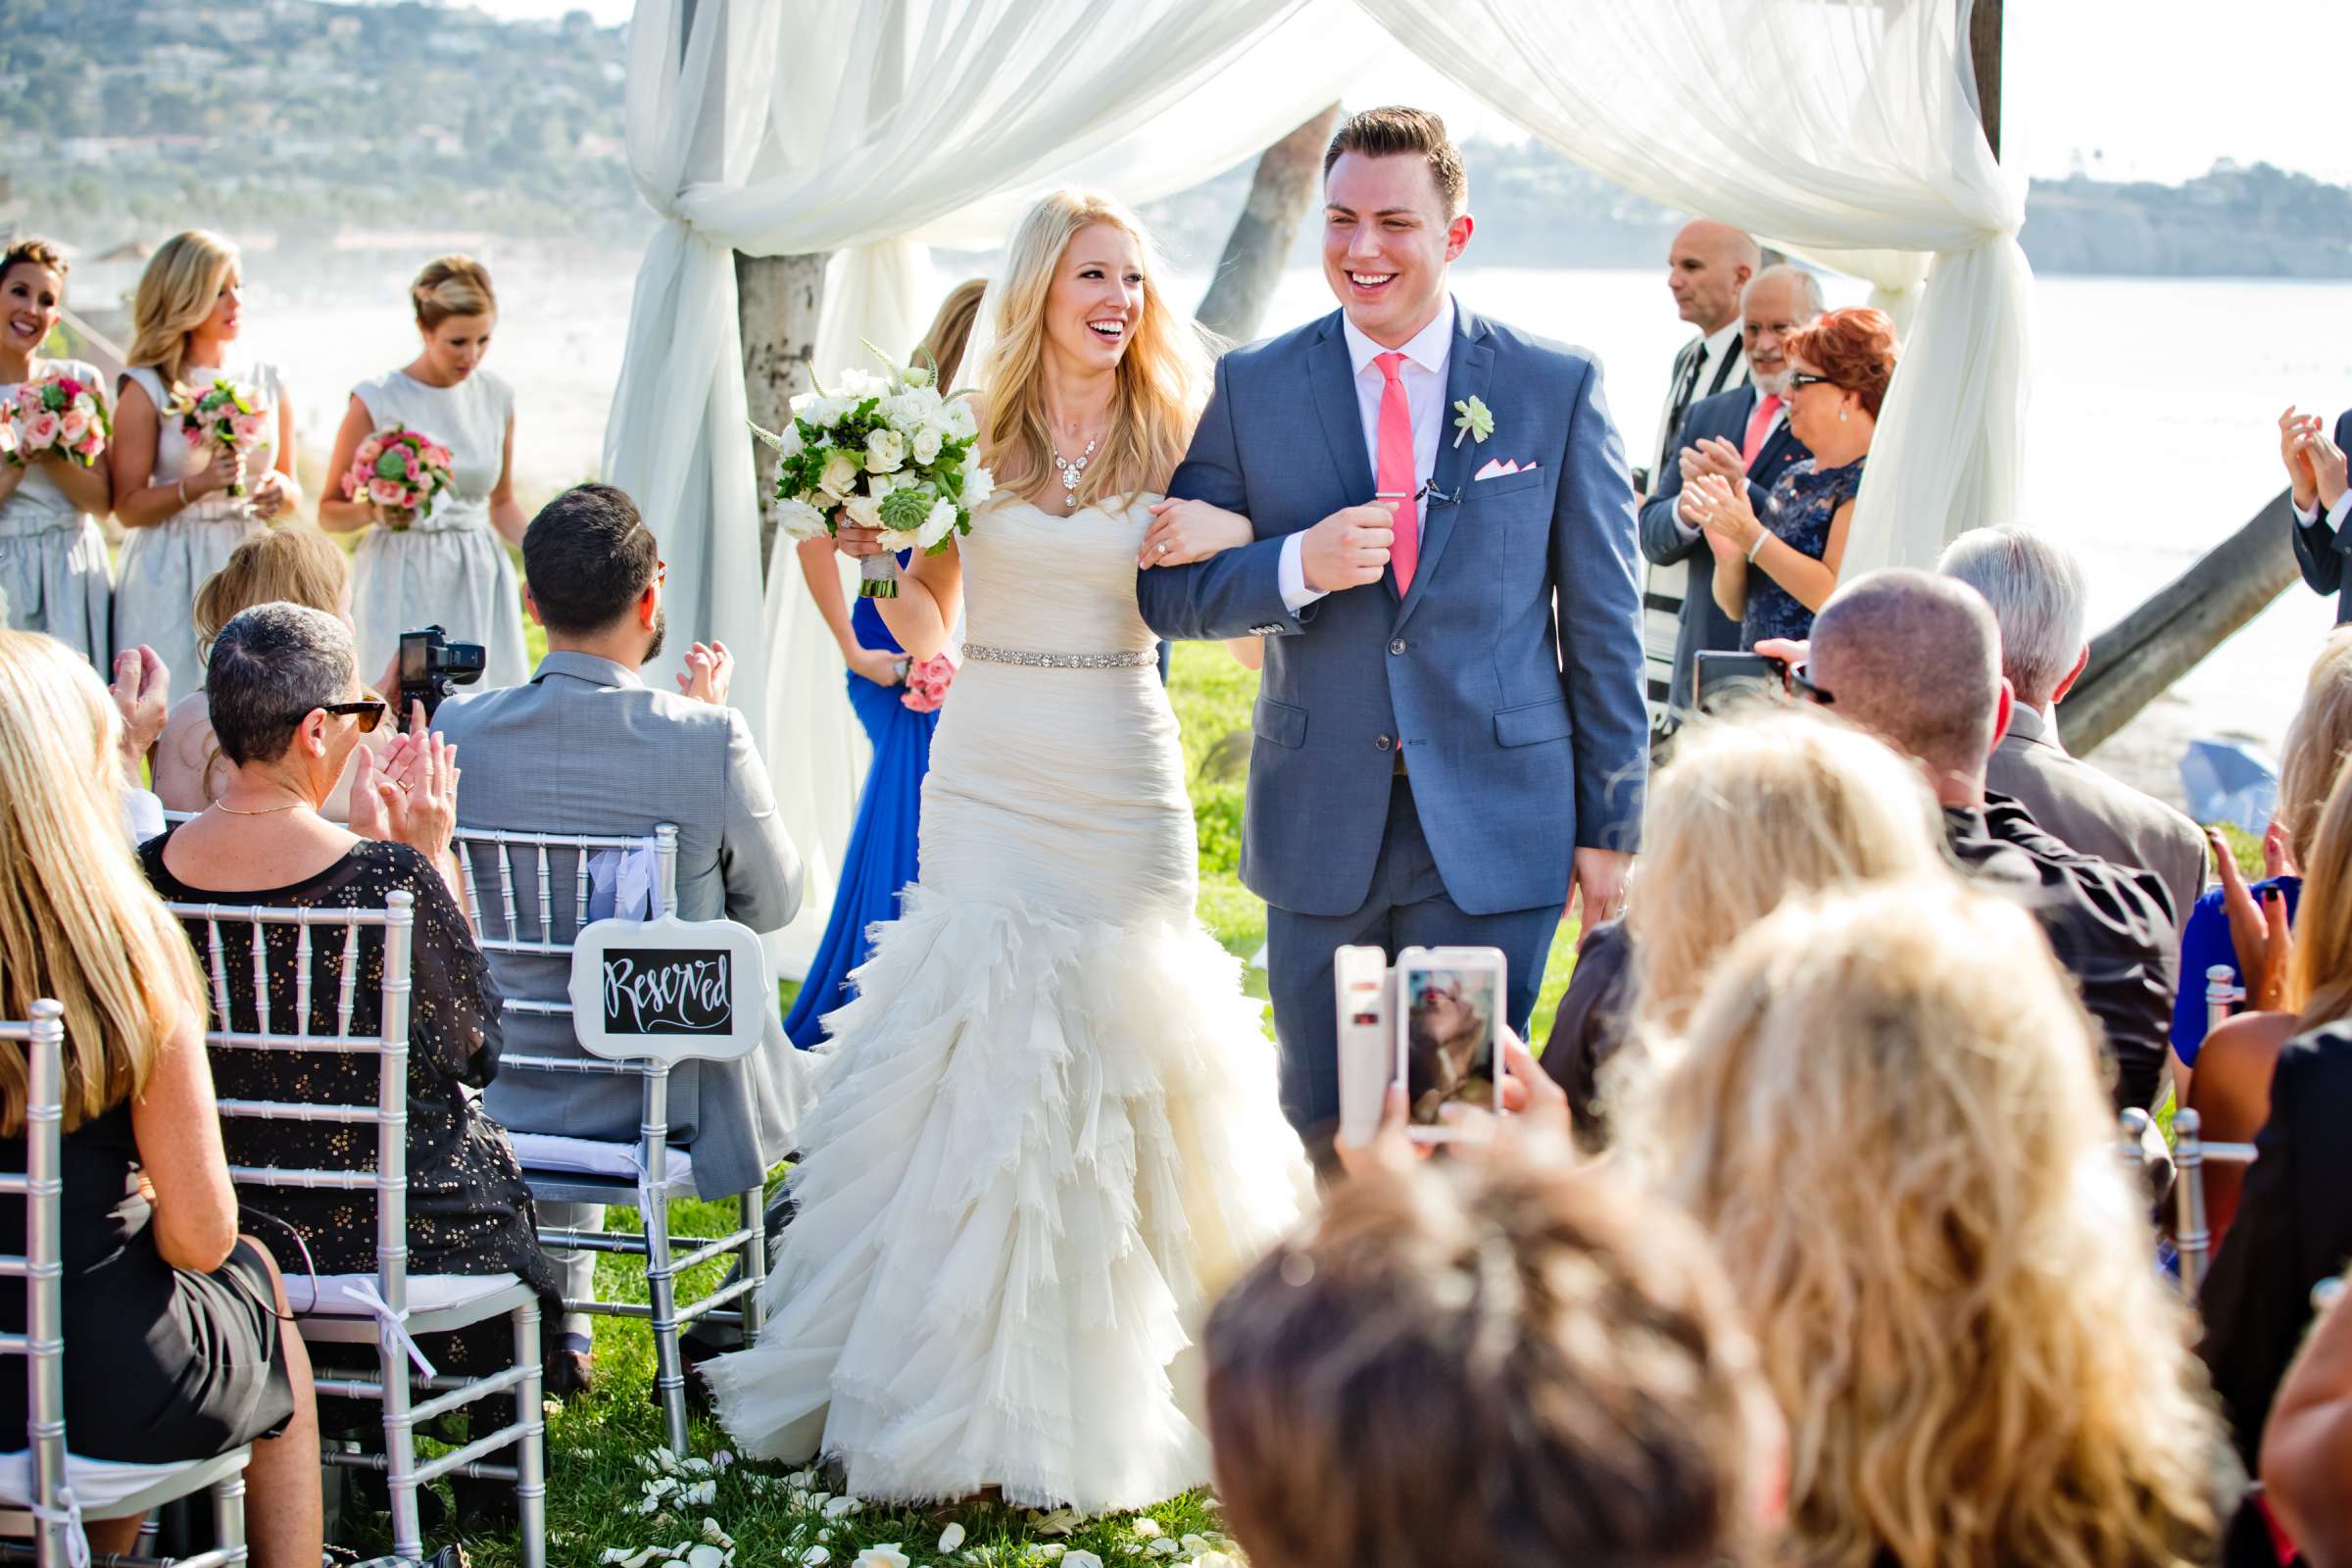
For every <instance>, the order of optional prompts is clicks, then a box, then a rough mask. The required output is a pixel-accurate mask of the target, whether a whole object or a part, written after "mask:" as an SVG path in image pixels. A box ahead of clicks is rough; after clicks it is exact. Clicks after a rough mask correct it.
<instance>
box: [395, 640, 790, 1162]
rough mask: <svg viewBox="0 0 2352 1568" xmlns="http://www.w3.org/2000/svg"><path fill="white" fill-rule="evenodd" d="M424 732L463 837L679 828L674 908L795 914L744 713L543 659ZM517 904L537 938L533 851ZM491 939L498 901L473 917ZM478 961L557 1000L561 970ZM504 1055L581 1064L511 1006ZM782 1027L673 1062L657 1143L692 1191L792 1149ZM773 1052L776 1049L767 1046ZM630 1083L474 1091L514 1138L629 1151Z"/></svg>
mask: <svg viewBox="0 0 2352 1568" xmlns="http://www.w3.org/2000/svg"><path fill="white" fill-rule="evenodd" d="M435 724H436V727H437V728H439V729H440V730H441V732H442V733H443V734H444V735H446V736H447V737H448V738H449V739H450V741H451V742H452V743H454V744H455V745H456V746H457V747H458V749H459V752H458V766H459V767H460V768H461V769H463V770H464V772H465V775H466V776H465V782H464V784H463V785H462V786H461V787H460V790H459V797H458V821H459V825H460V826H461V827H467V828H496V829H502V830H505V831H508V832H524V833H580V834H599V835H602V834H643V835H650V834H652V832H653V830H654V828H655V826H656V825H657V824H659V823H662V822H674V823H676V824H677V829H678V913H679V915H680V916H681V917H682V918H684V919H688V920H710V919H715V918H717V917H719V916H721V915H725V916H727V917H729V918H731V919H735V920H740V921H742V922H743V923H744V924H745V925H748V926H750V927H751V928H752V929H753V930H755V931H762V932H764V931H772V930H774V929H776V928H777V927H778V926H781V925H783V924H785V923H786V922H787V921H789V920H790V919H791V918H792V917H793V914H794V912H795V911H796V910H797V909H799V907H800V904H801V858H800V855H799V854H798V852H796V851H795V850H794V849H793V846H792V840H791V839H790V838H788V837H786V836H785V833H784V827H783V824H782V823H781V822H780V821H779V820H778V819H777V816H776V803H775V796H774V794H773V792H772V791H771V790H770V789H769V786H768V781H767V768H766V767H765V765H764V764H762V763H761V761H760V754H759V752H758V751H757V750H756V749H755V748H754V747H753V745H752V735H751V730H750V728H749V727H748V726H747V725H746V724H745V723H744V721H743V715H742V714H741V713H738V712H736V711H734V710H733V709H730V708H714V707H712V706H711V704H709V703H698V702H694V701H692V700H690V699H688V698H684V697H680V696H678V695H677V694H676V693H674V692H658V691H654V690H651V689H649V688H648V687H647V686H646V685H645V684H644V683H643V682H641V681H640V680H639V679H638V678H637V674H636V672H635V671H634V670H631V669H628V668H625V667H624V666H622V665H619V664H616V663H613V662H612V661H610V660H605V659H595V658H591V657H590V656H588V655H585V654H571V653H551V654H549V655H548V656H547V658H546V659H544V660H542V661H541V662H540V664H539V669H538V671H537V673H536V674H534V675H533V676H532V677H531V683H530V684H529V685H527V686H510V687H507V688H505V689H503V690H500V691H492V692H482V693H480V694H478V695H474V696H468V697H463V698H458V699H455V700H453V701H450V702H447V703H444V704H442V705H441V711H440V712H439V713H438V714H437V715H436V716H435ZM550 859H551V878H552V880H553V884H554V886H555V887H557V888H560V889H568V888H570V887H571V886H572V885H573V883H572V874H573V867H572V860H571V858H570V857H569V856H568V855H566V854H564V853H562V852H551V853H550ZM511 863H512V864H513V866H514V874H515V878H516V892H517V894H519V895H520V898H519V900H518V902H519V903H520V905H521V906H522V911H521V912H522V920H521V927H522V929H521V931H520V932H519V935H520V936H522V937H523V938H525V939H526V940H533V941H536V940H541V933H540V931H539V929H538V901H537V899H536V897H535V896H534V895H533V894H532V893H531V892H530V891H528V889H527V888H526V887H525V885H524V884H523V881H522V879H523V878H524V877H526V876H535V871H536V865H535V861H534V860H533V858H531V857H530V855H529V854H528V852H521V853H520V855H519V858H517V859H516V860H515V861H513V862H511ZM474 880H475V883H476V885H477V886H478V887H480V888H481V889H482V892H483V897H484V899H485V900H486V901H495V899H496V895H495V894H492V893H491V892H490V891H489V890H490V889H491V888H493V887H495V886H497V885H498V868H497V864H496V862H495V861H494V860H493V859H491V858H489V856H488V854H487V853H486V852H484V853H482V854H480V855H478V856H477V858H476V862H475V865H474ZM554 906H555V910H556V916H557V918H556V931H555V936H556V937H557V938H558V939H559V940H568V939H569V938H570V937H571V936H572V935H573V934H574V928H573V924H572V918H571V915H572V900H570V899H569V898H564V897H559V898H557V899H556V900H555V901H554ZM480 918H482V919H483V920H484V921H485V924H486V927H487V928H488V929H490V930H492V931H494V932H496V931H498V930H499V926H498V923H497V922H498V919H499V916H498V912H497V910H496V909H495V908H492V909H490V910H488V911H485V912H482V913H481V914H480ZM491 967H492V970H493V972H494V973H495V974H496V975H497V978H498V984H499V989H500V990H501V991H503V992H504V993H505V994H506V995H507V996H508V997H510V998H521V999H527V1000H535V1001H554V1000H560V999H562V998H563V997H564V995H565V994H566V987H567V985H568V981H569V975H570V967H569V965H568V964H567V963H566V962H564V961H563V960H559V959H554V958H542V957H533V956H513V955H505V954H494V955H492V956H491ZM506 1047H507V1049H508V1050H509V1051H511V1052H514V1053H515V1054H531V1055H550V1056H564V1055H576V1054H579V1048H578V1046H576V1045H575V1044H574V1043H573V1042H572V1038H571V1028H570V1025H569V1024H568V1023H567V1022H565V1021H564V1019H561V1018H544V1017H534V1016H531V1015H529V1014H521V1013H515V1014H510V1015H509V1016H508V1018H507V1027H506ZM791 1050H792V1048H791V1046H790V1045H789V1044H786V1043H784V1036H783V1033H782V1031H781V1029H779V1030H777V1031H776V1032H775V1034H774V1035H773V1037H772V1039H771V1042H770V1044H769V1045H767V1046H764V1047H762V1048H761V1049H760V1050H759V1051H756V1052H754V1053H753V1054H751V1055H750V1056H748V1057H745V1058H744V1059H743V1060H742V1061H736V1062H719V1063H712V1062H684V1063H681V1064H680V1065H679V1066H678V1068H677V1069H676V1071H674V1072H673V1073H672V1074H671V1075H670V1080H669V1121H670V1137H671V1138H672V1139H674V1140H676V1141H677V1142H678V1143H679V1144H681V1145H685V1146H688V1147H690V1148H691V1149H692V1150H693V1152H694V1174H695V1185H696V1187H697V1188H699V1189H700V1190H701V1192H702V1194H703V1196H704V1197H706V1198H720V1197H724V1196H726V1195H727V1194H730V1193H740V1192H745V1191H748V1190H749V1189H751V1188H753V1187H756V1186H758V1185H759V1184H760V1182H761V1181H762V1180H763V1179H764V1178H765V1176H766V1174H767V1170H768V1167H770V1166H771V1165H773V1164H774V1163H775V1162H776V1161H777V1160H779V1159H781V1158H783V1157H784V1156H785V1155H786V1154H788V1153H790V1152H791V1150H790V1149H788V1148H786V1147H784V1144H785V1140H786V1139H787V1138H788V1136H789V1134H790V1131H791V1129H790V1128H789V1126H788V1125H786V1118H785V1116H784V1114H783V1106H784V1103H785V1102H784V1101H783V1099H782V1098H781V1094H782V1074H783V1071H784V1068H785V1065H786V1062H785V1059H784V1057H785V1056H786V1055H789V1054H790V1052H791ZM779 1052H781V1053H782V1055H779V1054H777V1053H779ZM641 1093H642V1091H641V1085H640V1083H639V1080H638V1079H636V1078H634V1077H629V1078H614V1077H610V1076H604V1075H587V1074H571V1073H546V1072H529V1071H525V1070H521V1069H514V1070H510V1071H506V1072H502V1073H500V1074H499V1075H498V1077H497V1078H496V1079H495V1080H494V1081H493V1082H492V1084H491V1086H490V1089H489V1092H488V1094H487V1096H486V1097H485V1102H484V1103H485V1104H486V1105H487V1106H488V1108H489V1111H490V1114H491V1115H493V1116H495V1117H496V1118H497V1119H498V1120H499V1121H500V1122H501V1123H503V1124H504V1125H506V1126H507V1127H510V1128H512V1129H514V1130H515V1131H517V1132H532V1133H557V1134H563V1135H566V1136H569V1137H574V1138H601V1139H609V1140H612V1141H614V1142H620V1143H634V1142H635V1141H636V1138H637V1123H638V1112H639V1108H640V1103H641Z"/></svg>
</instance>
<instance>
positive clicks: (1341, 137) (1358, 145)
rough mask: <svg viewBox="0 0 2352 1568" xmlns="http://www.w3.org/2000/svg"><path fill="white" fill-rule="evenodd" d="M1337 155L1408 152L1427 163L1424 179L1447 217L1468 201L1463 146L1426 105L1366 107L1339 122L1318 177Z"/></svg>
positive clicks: (1399, 154)
mask: <svg viewBox="0 0 2352 1568" xmlns="http://www.w3.org/2000/svg"><path fill="white" fill-rule="evenodd" d="M1342 153H1356V154H1359V155H1361V156H1363V157H1365V158H1400V157H1404V156H1406V155H1408V154H1410V155H1413V156H1416V157H1420V158H1424V159H1427V160H1428V161H1429V177H1430V178H1431V179H1432V180H1434V181H1435V182H1436V184H1437V187H1438V199H1439V200H1440V201H1442V202H1444V203H1445V204H1446V218H1448V219H1455V218H1459V217H1461V215H1462V211H1463V209H1465V208H1466V207H1468V206H1469V205H1470V172H1469V171H1468V170H1467V169H1465V168H1464V167H1463V166H1462V150H1461V149H1460V148H1459V147H1456V146H1455V145H1454V144H1453V138H1452V137H1450V136H1448V135H1446V122H1444V121H1443V120H1440V119H1439V118H1438V117H1437V116H1435V115H1433V114H1431V113H1430V112H1429V111H1428V110H1426V109H1410V108H1407V107H1405V106H1404V105H1402V104H1391V105H1388V106H1387V107H1386V108H1381V109H1367V110H1364V111H1363V112H1362V113H1360V114H1353V115H1349V116H1348V118H1347V119H1346V120H1344V121H1342V122H1340V128H1339V130H1338V131H1337V132H1335V133H1334V134H1333V136H1332V138H1331V145H1330V146H1329V147H1327V148H1325V149H1324V150H1323V177H1324V178H1325V179H1327V180H1328V179H1329V178H1330V177H1331V166H1332V165H1334V164H1336V163H1338V162H1339V161H1340V154H1342Z"/></svg>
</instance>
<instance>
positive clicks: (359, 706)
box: [294, 697, 385, 735]
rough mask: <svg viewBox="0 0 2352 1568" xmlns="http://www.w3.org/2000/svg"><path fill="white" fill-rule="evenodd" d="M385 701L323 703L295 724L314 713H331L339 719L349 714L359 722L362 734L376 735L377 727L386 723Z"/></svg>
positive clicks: (300, 717)
mask: <svg viewBox="0 0 2352 1568" xmlns="http://www.w3.org/2000/svg"><path fill="white" fill-rule="evenodd" d="M384 708H385V703H384V700H383V699H382V698H380V697H370V698H367V699H364V700H362V701H360V702H356V703H321V704H319V706H318V707H317V708H314V709H309V710H306V711H304V712H303V713H302V714H300V715H299V716H298V717H296V719H295V720H294V722H295V723H297V724H299V723H301V722H302V721H303V719H305V718H308V717H310V716H311V714H312V713H331V714H334V715H335V716H337V717H340V716H342V715H343V714H346V713H348V714H350V715H351V716H352V717H353V718H355V719H357V720H358V721H359V725H360V733H361V734H363V735H372V734H374V733H375V726H376V725H378V724H381V723H382V722H383V721H384Z"/></svg>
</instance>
